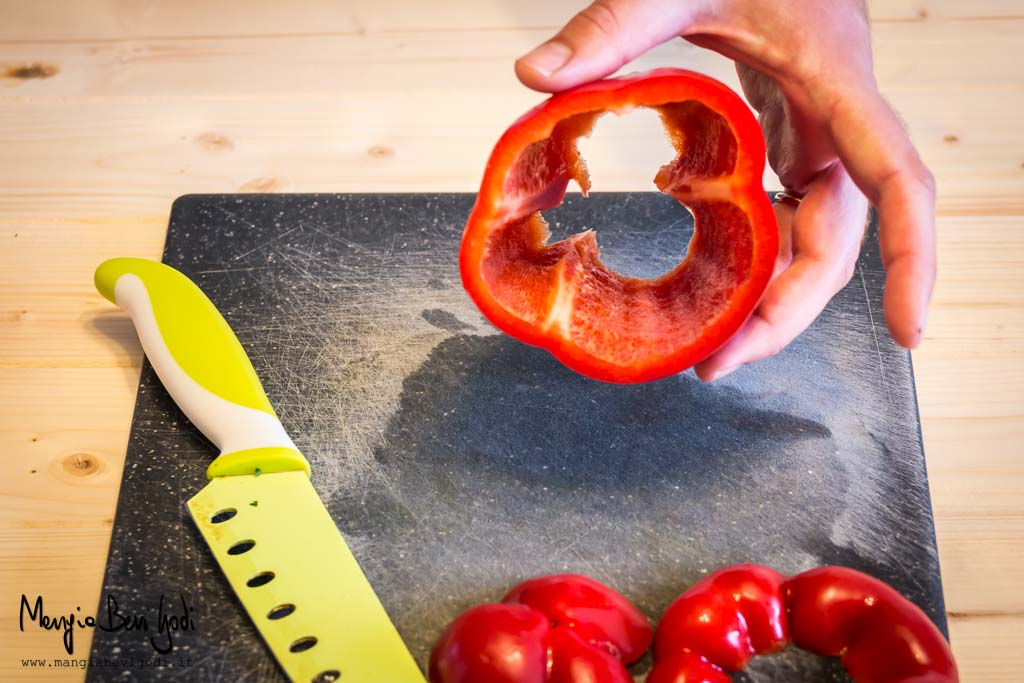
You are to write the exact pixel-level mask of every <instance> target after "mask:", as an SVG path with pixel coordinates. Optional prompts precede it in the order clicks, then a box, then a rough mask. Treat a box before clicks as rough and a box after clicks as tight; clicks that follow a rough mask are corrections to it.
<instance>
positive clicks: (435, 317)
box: [423, 308, 473, 332]
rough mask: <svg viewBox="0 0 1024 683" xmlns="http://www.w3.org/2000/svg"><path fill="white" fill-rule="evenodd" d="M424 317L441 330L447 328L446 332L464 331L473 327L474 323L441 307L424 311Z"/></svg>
mask: <svg viewBox="0 0 1024 683" xmlns="http://www.w3.org/2000/svg"><path fill="white" fill-rule="evenodd" d="M423 319H424V320H426V321H427V322H428V323H430V324H431V325H433V326H434V327H436V328H438V329H439V330H445V331H446V332H462V331H464V330H471V329H473V327H472V325H467V324H466V323H464V322H462V321H461V320H459V319H458V318H456V317H455V316H454V315H453V314H452V313H450V312H448V311H445V310H443V309H440V308H431V309H430V310H427V311H423Z"/></svg>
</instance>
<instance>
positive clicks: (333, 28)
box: [0, 0, 1024, 41]
mask: <svg viewBox="0 0 1024 683" xmlns="http://www.w3.org/2000/svg"><path fill="white" fill-rule="evenodd" d="M585 4H586V3H585V2H582V1H581V2H578V3H574V4H570V5H560V4H559V3H552V2H545V1H544V0H522V1H521V2H517V3H514V4H507V3H481V2H467V1H462V2H448V3H446V4H445V5H444V6H443V7H436V6H434V5H433V4H431V3H408V2H403V1H402V0H377V2H374V3H360V2H355V1H354V0H307V1H306V2H303V4H302V11H301V12H297V11H295V9H294V8H293V7H290V6H288V5H286V4H282V3H274V2H249V3H246V5H245V6H244V7H245V9H244V10H240V9H239V6H238V4H237V3H234V2H231V0H212V1H207V2H204V1H202V0H184V1H179V2H173V1H172V0H157V1H156V2H146V3H138V2H132V1H131V0H78V2H76V5H75V9H74V11H68V9H67V7H66V6H65V5H62V4H61V3H46V2H40V3H26V2H20V1H19V0H0V15H2V16H4V17H6V18H7V19H8V20H7V21H6V22H5V23H4V24H0V40H3V41H18V40H50V41H59V40H65V41H69V40H82V39H86V40H88V39H93V40H95V39H102V40H113V41H116V40H123V39H126V38H129V39H131V38H140V37H156V36H165V37H166V36H172V37H173V36H238V35H244V36H250V35H256V36H260V35H264V36H265V35H282V34H292V35H317V34H321V35H322V34H351V33H355V34H366V33H376V32H383V31H415V30H452V29H457V30H461V31H464V32H467V33H469V32H473V33H480V32H486V31H488V30H494V29H499V30H504V29H508V28H543V29H545V30H548V31H552V32H553V30H554V29H556V28H557V27H559V26H561V25H562V24H564V23H565V21H566V20H567V19H568V18H569V17H570V16H572V14H573V13H574V12H575V11H577V9H578V8H582V7H583V6H584V5H585ZM869 11H870V14H871V17H872V20H873V21H875V22H876V23H882V22H888V23H901V24H914V23H935V22H936V21H941V20H950V19H965V20H973V21H985V22H988V21H993V20H996V21H1000V20H1005V19H1008V18H1020V17H1021V16H1024V12H1022V11H1021V7H1020V4H1019V2H1016V1H1015V0H986V1H985V2H981V3H963V2H956V1H955V0H870V1H869Z"/></svg>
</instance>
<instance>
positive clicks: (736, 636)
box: [647, 564, 959, 683]
mask: <svg viewBox="0 0 1024 683" xmlns="http://www.w3.org/2000/svg"><path fill="white" fill-rule="evenodd" d="M790 642H792V643H793V644H795V645H796V646H797V647H802V648H804V649H806V650H810V651H811V652H814V653H816V654H819V655H824V656H828V657H836V656H838V657H841V658H842V662H843V666H844V667H845V668H846V670H847V672H848V673H849V674H850V677H851V678H852V679H853V680H854V681H857V683H911V682H913V683H956V681H958V680H959V679H958V675H957V670H956V663H955V662H954V660H953V655H952V653H951V652H950V649H949V644H948V643H947V642H946V639H945V638H944V637H943V636H942V634H941V633H940V632H939V630H938V629H937V628H936V627H935V625H934V624H933V623H932V622H931V620H930V619H928V617H927V616H926V615H925V614H924V612H922V611H921V610H920V609H918V607H917V606H915V605H914V604H913V603H911V602H910V601H909V600H907V599H906V598H904V597H903V596H902V595H900V594H899V593H898V592H896V591H895V590H894V589H893V588H891V587H890V586H888V585H886V584H885V583H883V582H881V581H879V580H878V579H875V578H872V577H870V576H868V575H866V574H862V573H860V572H857V571H854V570H852V569H846V568H844V567H819V568H818V569H812V570H811V571H807V572H804V573H802V574H798V575H796V576H794V577H792V578H790V579H786V578H785V577H783V576H782V575H781V574H779V573H778V572H776V571H774V570H772V569H769V568H767V567H760V566H757V565H749V564H748V565H737V566H735V567H727V568H725V569H721V570H719V571H717V572H715V573H714V574H711V575H710V576H708V577H706V578H704V579H703V580H701V581H699V582H698V583H696V584H695V585H694V586H693V587H692V588H690V589H689V590H688V591H686V592H685V593H683V594H682V595H681V596H680V597H679V598H678V599H677V600H676V601H675V602H674V603H672V605H671V606H669V608H668V610H666V612H665V614H664V616H663V617H662V619H661V622H660V623H659V624H658V630H657V633H656V635H655V642H654V658H655V663H654V668H653V669H652V670H651V673H650V675H649V676H648V677H647V683H694V682H695V681H696V682H698V683H728V681H729V680H730V678H729V676H728V675H727V674H726V673H725V672H729V671H739V670H740V669H742V668H744V667H745V666H746V665H747V663H748V662H749V661H750V659H751V658H752V657H753V656H754V655H756V654H761V653H765V652H774V651H776V650H780V649H782V648H784V647H785V646H786V645H787V644H789V643H790Z"/></svg>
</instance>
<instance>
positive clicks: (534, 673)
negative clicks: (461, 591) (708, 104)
mask: <svg viewBox="0 0 1024 683" xmlns="http://www.w3.org/2000/svg"><path fill="white" fill-rule="evenodd" d="M549 631H550V627H549V625H548V620H547V619H545V617H544V615H543V614H541V613H540V612H536V611H534V610H532V609H529V608H528V607H524V606H522V605H479V606H477V607H474V608H472V609H470V610H468V611H466V612H463V613H462V614H461V615H460V616H459V617H458V618H457V619H455V621H453V622H452V623H451V624H449V626H448V628H447V629H445V632H444V634H443V635H442V636H441V640H440V641H438V643H437V645H436V646H435V647H434V651H433V653H432V654H431V657H430V680H431V681H433V682H435V683H458V682H461V681H466V682H469V681H481V682H482V681H493V682H494V683H532V682H533V681H537V682H538V683H539V682H540V681H546V680H547V670H548V648H547V637H548V632H549Z"/></svg>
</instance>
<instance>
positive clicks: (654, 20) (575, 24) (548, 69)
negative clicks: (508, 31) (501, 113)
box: [516, 0, 702, 92]
mask: <svg viewBox="0 0 1024 683" xmlns="http://www.w3.org/2000/svg"><path fill="white" fill-rule="evenodd" d="M700 4H702V3H700V2H679V1H678V0H597V1H596V2H595V3H594V4H592V5H590V6H589V7H587V8H586V9H585V10H583V11H582V12H580V13H579V14H577V15H576V16H575V17H573V18H572V19H571V20H570V21H569V23H568V24H566V25H565V28H563V29H562V30H561V31H559V32H558V35H556V36H555V37H554V38H552V39H551V40H549V41H547V42H546V43H544V44H543V45H541V46H540V47H538V48H536V49H534V50H533V51H532V52H530V53H528V54H526V55H524V56H523V57H520V58H519V60H518V61H516V75H517V76H518V77H519V80H520V81H522V82H523V84H524V85H526V86H527V87H530V88H533V89H534V90H540V91H542V92H557V91H559V90H565V89H566V88H571V87H573V86H575V85H579V84H580V83H586V82H587V81H592V80H595V79H598V78H603V77H604V76H607V75H608V74H611V73H613V72H615V71H617V70H618V69H619V68H620V67H622V66H623V65H624V64H626V63H627V62H629V61H632V60H633V59H634V58H636V57H637V56H639V55H641V54H643V53H644V52H646V51H647V50H649V49H651V48H652V47H654V46H655V45H660V44H661V43H664V42H666V41H668V40H669V39H671V38H674V37H676V36H678V35H679V34H680V33H682V32H683V30H685V29H686V28H687V27H688V26H689V24H690V23H691V22H692V21H693V16H694V14H695V13H696V10H697V7H698V6H699V5H700Z"/></svg>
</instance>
